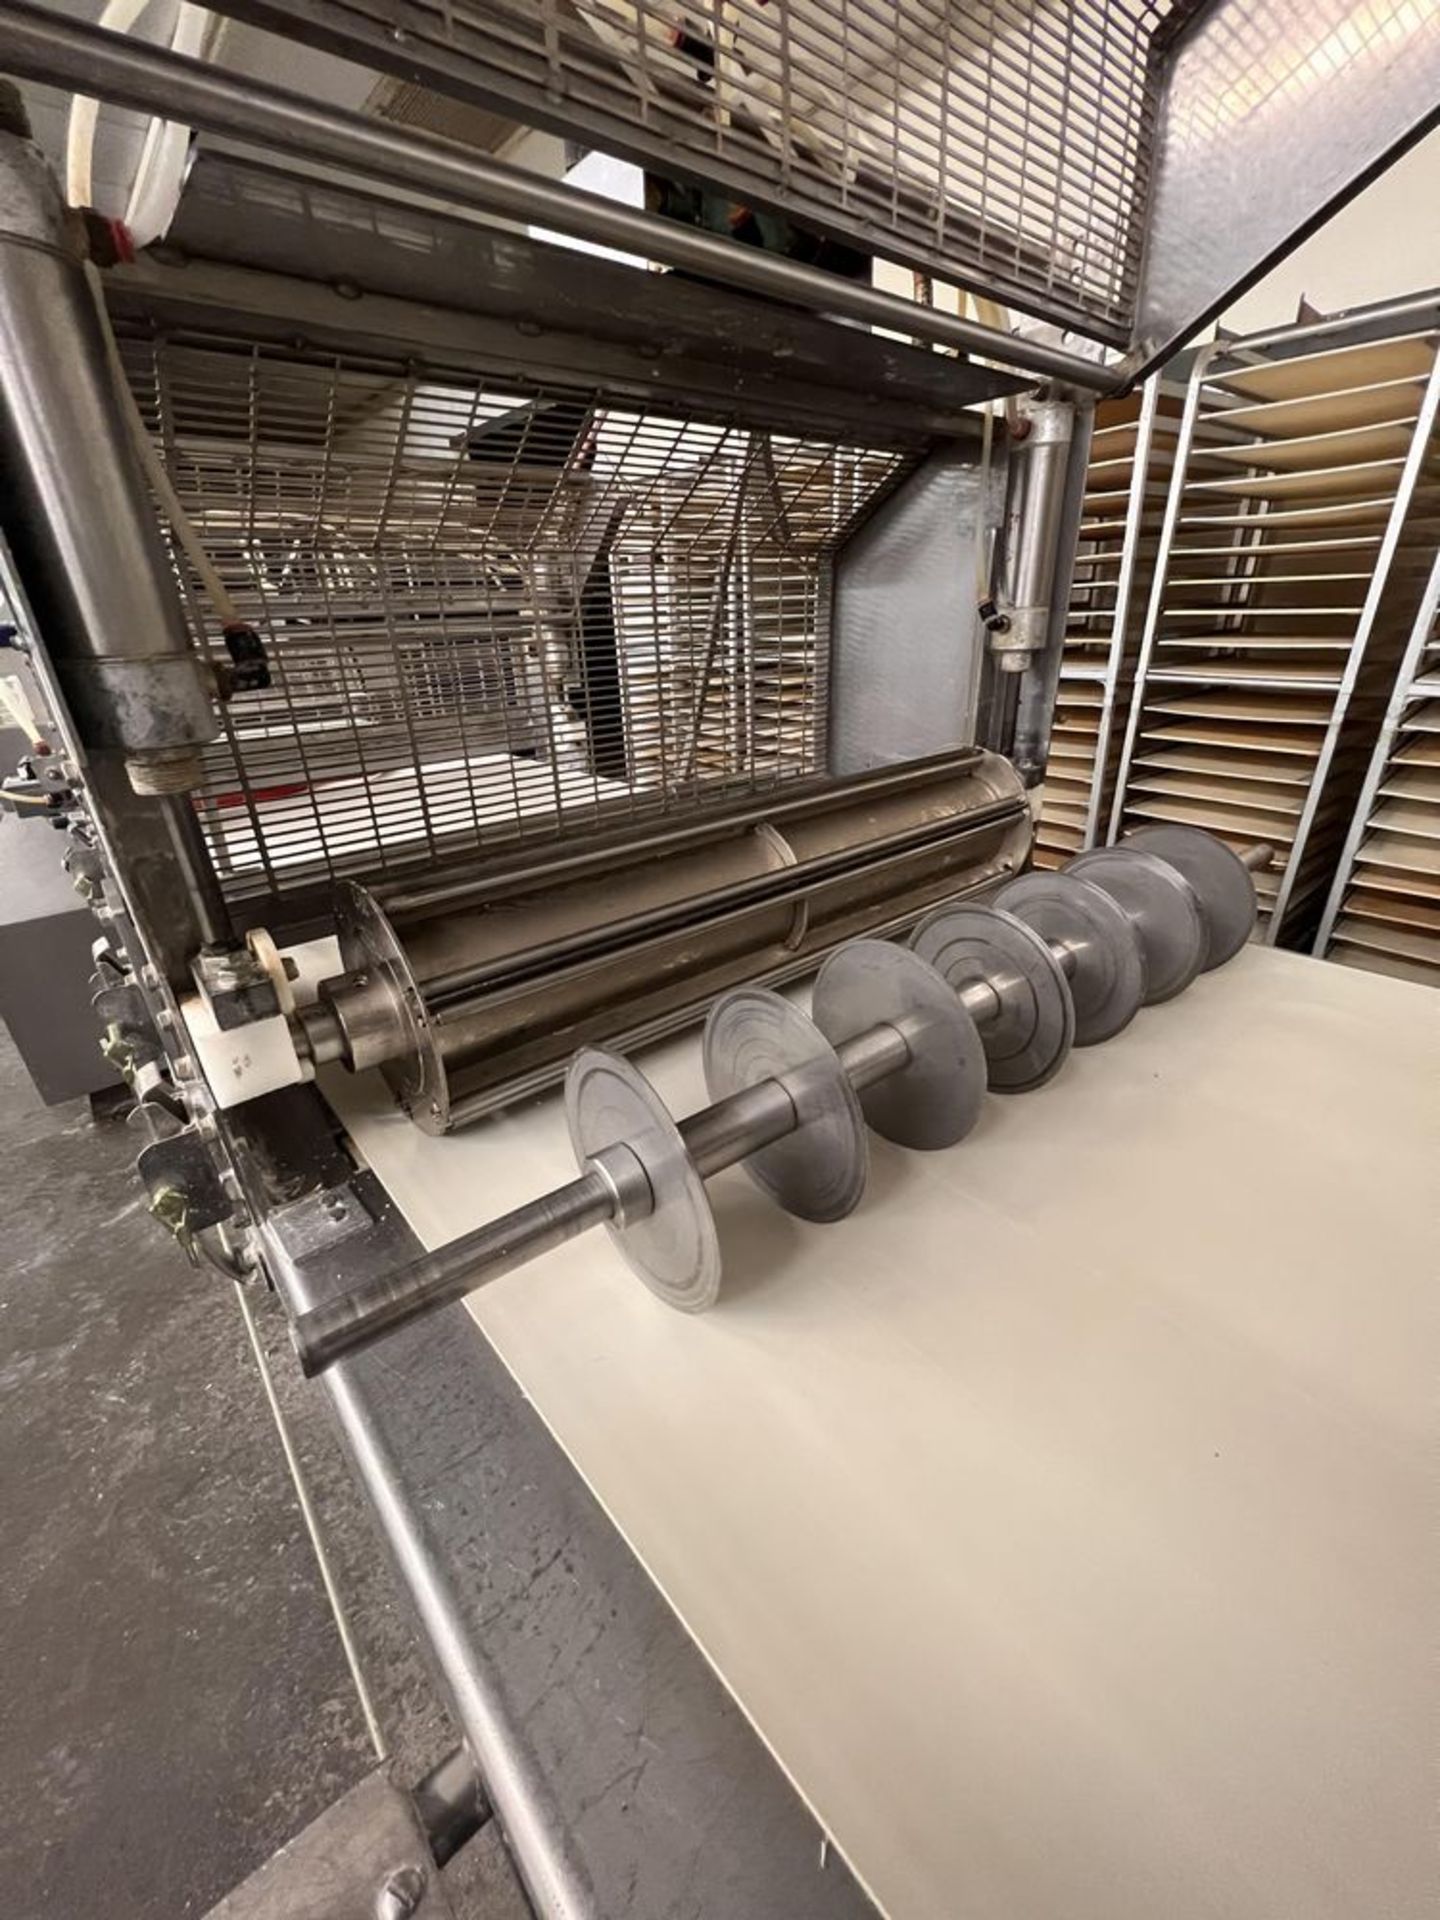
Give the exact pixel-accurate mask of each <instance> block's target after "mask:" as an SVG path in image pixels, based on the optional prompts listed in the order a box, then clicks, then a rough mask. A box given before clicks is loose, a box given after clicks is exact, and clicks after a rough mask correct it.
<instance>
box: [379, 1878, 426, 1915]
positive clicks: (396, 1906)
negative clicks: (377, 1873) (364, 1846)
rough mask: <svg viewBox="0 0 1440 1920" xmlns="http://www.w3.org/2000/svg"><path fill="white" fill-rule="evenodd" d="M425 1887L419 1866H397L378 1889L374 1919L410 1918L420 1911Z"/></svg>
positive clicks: (424, 1880)
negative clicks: (378, 1894)
mask: <svg viewBox="0 0 1440 1920" xmlns="http://www.w3.org/2000/svg"><path fill="white" fill-rule="evenodd" d="M425 1887H426V1879H425V1875H424V1872H423V1871H422V1870H421V1869H420V1868H419V1867H397V1868H396V1869H395V1871H394V1872H393V1873H392V1874H390V1875H389V1876H388V1878H387V1879H386V1881H385V1884H384V1886H383V1887H381V1889H380V1896H379V1898H378V1899H377V1900H376V1902H375V1920H410V1916H411V1915H412V1914H415V1913H418V1912H419V1911H420V1903H421V1902H422V1901H423V1900H424V1898H425Z"/></svg>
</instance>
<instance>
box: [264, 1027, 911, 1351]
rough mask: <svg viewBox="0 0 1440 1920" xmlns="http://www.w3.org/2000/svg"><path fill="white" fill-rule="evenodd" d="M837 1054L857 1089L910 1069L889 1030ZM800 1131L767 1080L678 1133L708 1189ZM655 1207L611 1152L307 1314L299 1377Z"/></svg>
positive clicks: (639, 1178) (638, 1179) (780, 1090)
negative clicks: (557, 1249)
mask: <svg viewBox="0 0 1440 1920" xmlns="http://www.w3.org/2000/svg"><path fill="white" fill-rule="evenodd" d="M837 1051H838V1054H839V1058H840V1063H841V1066H842V1067H843V1068H844V1070H845V1072H846V1073H847V1075H849V1077H850V1079H851V1081H852V1083H853V1084H854V1085H855V1086H856V1088H857V1089H858V1088H863V1087H867V1086H870V1085H872V1084H873V1083H874V1082H875V1081H876V1080H879V1079H882V1078H883V1077H884V1076H885V1075H886V1074H888V1073H895V1072H897V1071H898V1070H899V1069H900V1068H901V1067H903V1066H905V1065H906V1064H907V1063H908V1061H909V1059H910V1047H909V1043H908V1042H907V1041H906V1039H905V1036H904V1034H903V1033H902V1032H901V1031H900V1030H899V1028H898V1027H894V1026H891V1025H889V1024H888V1023H886V1022H881V1023H880V1024H879V1025H877V1026H875V1027H872V1028H871V1029H870V1030H869V1031H868V1032H866V1033H862V1034H857V1035H856V1036H855V1038H854V1039H853V1040H847V1041H846V1042H845V1044H844V1045H843V1046H842V1047H840V1048H839V1049H838V1050H837ZM799 1124H800V1115H799V1112H798V1110H797V1108H796V1106H795V1103H794V1101H793V1100H792V1099H791V1098H790V1095H789V1093H788V1091H787V1090H786V1088H785V1084H784V1082H783V1081H781V1080H761V1081H757V1082H756V1084H755V1085H754V1086H753V1087H745V1088H743V1089H742V1090H741V1091H740V1092H739V1093H732V1094H730V1095H729V1096H728V1097H727V1098H726V1099H724V1100H716V1101H714V1102H713V1103H712V1104H711V1105H710V1106H708V1107H701V1108H700V1109H699V1110H698V1111H697V1112H695V1113H692V1114H689V1115H688V1116H687V1117H686V1118H685V1119H683V1120H682V1121H680V1123H679V1127H680V1135H681V1138H682V1139H683V1140H684V1142H685V1146H686V1150H687V1151H688V1153H689V1154H690V1157H691V1159H692V1160H693V1161H694V1163H695V1166H696V1169H697V1170H698V1172H699V1173H700V1175H701V1177H702V1178H703V1179H707V1180H708V1179H709V1178H710V1177H711V1175H712V1174H716V1173H720V1172H723V1170H724V1169H725V1168H726V1167H733V1166H735V1165H736V1164H737V1163H738V1162H739V1161H741V1160H744V1159H745V1158H746V1157H747V1156H748V1155H750V1154H752V1153H757V1152H758V1151H759V1150H760V1148H761V1147H767V1146H769V1145H770V1143H771V1142H772V1141H774V1140H781V1139H783V1138H784V1137H785V1135H786V1134H788V1133H793V1132H794V1131H795V1129H796V1127H798V1126H799ZM602 1162H603V1164H602ZM627 1163H628V1165H627ZM651 1204H652V1201H651V1199H650V1197H649V1190H648V1183H646V1182H645V1179H644V1175H643V1173H642V1172H641V1171H640V1163H639V1161H638V1159H637V1158H636V1157H635V1156H634V1155H633V1154H632V1153H630V1151H629V1149H628V1148H626V1147H624V1146H616V1147H610V1148H607V1149H606V1150H605V1154H603V1155H597V1156H595V1157H594V1158H592V1159H591V1160H590V1162H589V1163H588V1165H587V1166H586V1169H585V1171H584V1172H583V1173H582V1174H581V1175H580V1176H579V1178H578V1179H575V1180H571V1181H570V1182H569V1183H568V1184H567V1185H566V1186H563V1187H557V1188H555V1189H554V1190H553V1191H552V1192H550V1193H545V1194H541V1195H540V1197H539V1198H538V1199H537V1200H531V1201H528V1202H527V1203H526V1204H525V1205H524V1206H523V1207H516V1208H514V1209H513V1211H511V1212H510V1213H506V1214H502V1215H501V1216H500V1218H499V1219H498V1220H491V1221H489V1222H487V1223H486V1225H484V1226H483V1227H477V1228H476V1229H475V1231H474V1232H473V1233H467V1234H463V1235H462V1236H461V1237H460V1238H459V1239H458V1240H452V1241H451V1242H450V1243H449V1244H448V1245H447V1246H444V1247H440V1248H438V1249H437V1250H436V1251H435V1252H434V1253H427V1254H422V1256H421V1257H420V1258H419V1259H418V1260H413V1261H411V1263H410V1264H409V1265H408V1266H405V1267H400V1268H398V1269H397V1270H396V1271H395V1272H394V1273H387V1274H382V1275H381V1276H380V1277H379V1278H378V1279H375V1280H369V1281H367V1282H366V1283H365V1284H364V1285H363V1286H360V1287H355V1288H353V1289H352V1290H351V1291H350V1292H349V1293H343V1294H340V1295H338V1296H337V1297H336V1298H335V1299H334V1300H327V1301H326V1302H325V1303H324V1304H323V1305H322V1306H318V1307H312V1308H311V1309H310V1311H309V1312H308V1313H302V1314H301V1315H300V1316H299V1317H298V1319H296V1321H295V1322H294V1325H293V1326H292V1328H291V1338H292V1339H293V1341H294V1344H295V1351H296V1353H297V1354H298V1355H299V1357H300V1365H301V1368H302V1370H303V1371H304V1372H305V1373H306V1374H316V1373H319V1372H321V1371H322V1370H323V1369H324V1368H326V1367H328V1366H329V1365H330V1363H331V1362H332V1361H334V1360H339V1359H341V1358H343V1356H344V1355H346V1354H349V1353H355V1352H357V1351H358V1350H359V1349H360V1348H362V1347H367V1346H369V1345H370V1344H371V1342H372V1341H375V1340H378V1339H380V1338H382V1337H383V1336H384V1335H385V1334H387V1333H393V1332H394V1331H395V1329H396V1328H397V1327H400V1326H403V1325H404V1324H405V1323H406V1321H408V1320H413V1319H415V1318H416V1317H417V1316H418V1315H420V1314H422V1313H430V1312H433V1311H434V1310H435V1309H437V1308H439V1307H446V1306H449V1305H451V1303H452V1302H454V1301H456V1300H460V1299H463V1297H464V1296H465V1295H466V1294H467V1293H473V1292H474V1290H475V1289H476V1288H477V1287H481V1286H485V1285H486V1284H487V1283H488V1282H489V1281H491V1280H498V1279H499V1278H500V1277H501V1275H502V1274H506V1273H513V1272H514V1271H515V1269H516V1268H517V1267H522V1266H525V1265H527V1264H528V1262H530V1261H531V1260H534V1259H537V1258H538V1257H539V1256H540V1255H541V1254H542V1253H549V1252H550V1251H551V1249H552V1248H554V1247H560V1246H563V1245H564V1244H565V1242H566V1241H567V1240H574V1239H576V1238H578V1236H579V1235H580V1234H582V1233H587V1232H588V1231H589V1230H590V1228H591V1227H598V1226H601V1225H603V1224H604V1223H605V1222H607V1221H611V1220H617V1219H630V1220H635V1219H641V1218H643V1217H644V1216H645V1214H647V1213H648V1212H649V1210H650V1206H651Z"/></svg>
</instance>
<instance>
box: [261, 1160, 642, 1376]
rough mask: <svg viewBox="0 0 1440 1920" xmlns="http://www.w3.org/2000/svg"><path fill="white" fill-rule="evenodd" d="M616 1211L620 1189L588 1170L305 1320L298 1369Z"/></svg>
mask: <svg viewBox="0 0 1440 1920" xmlns="http://www.w3.org/2000/svg"><path fill="white" fill-rule="evenodd" d="M616 1212H617V1202H616V1196H615V1189H614V1187H613V1186H612V1185H611V1183H610V1182H609V1181H608V1180H607V1179H606V1178H605V1176H604V1174H603V1173H601V1172H599V1171H597V1170H596V1169H595V1168H594V1167H593V1166H591V1167H588V1168H587V1169H586V1171H585V1172H584V1173H582V1174H581V1175H580V1177H579V1179H578V1180H571V1181H570V1182H569V1183H568V1185H566V1186H563V1187H556V1188H555V1189H554V1191H553V1192H551V1193H543V1194H541V1196H540V1197H539V1199H538V1200H530V1201H527V1202H526V1204H525V1205H524V1206H523V1207H516V1208H514V1209H513V1210H512V1211H511V1212H510V1213H503V1214H501V1216H500V1218H499V1219H498V1220H490V1221H487V1222H486V1224H485V1225H484V1226H483V1227H477V1228H476V1229H475V1231H474V1232H473V1233H466V1234H462V1235H461V1237H460V1238H459V1239H458V1240H452V1241H450V1242H449V1244H448V1245H446V1246H443V1247H439V1248H437V1249H436V1251H435V1252H434V1253H427V1254H422V1255H421V1257H420V1258H419V1259H418V1260H412V1261H411V1262H410V1264H409V1266H405V1267H399V1268H397V1269H396V1271H395V1272H394V1273H386V1274H381V1275H380V1276H379V1278H378V1279H375V1280H367V1281H366V1282H365V1284H364V1286H360V1287H355V1288H352V1290H351V1291H350V1292H349V1293H342V1294H339V1295H338V1296H337V1297H336V1298H335V1299H334V1300H327V1301H325V1303H324V1304H323V1305H322V1306H318V1307H312V1308H311V1309H310V1311H309V1312H308V1313H302V1314H301V1315H300V1316H299V1318H298V1319H297V1320H296V1321H295V1323H294V1326H293V1328H292V1338H293V1339H294V1342H295V1351H296V1352H297V1353H298V1354H299V1356H300V1365H301V1367H302V1368H303V1369H304V1371H305V1372H306V1373H307V1374H314V1373H319V1372H320V1371H321V1370H322V1369H323V1368H325V1367H328V1366H329V1365H330V1362H331V1361H332V1360H338V1359H340V1357H341V1356H342V1355H343V1354H347V1353H354V1352H355V1351H356V1349H357V1348H359V1347H365V1346H369V1344H370V1342H371V1341H372V1340H378V1339H379V1338H380V1337H381V1335H382V1334H386V1333H391V1332H393V1331H394V1329H395V1328H396V1327H400V1326H403V1325H404V1324H405V1322H406V1321H407V1320H413V1319H414V1318H415V1317H416V1316H417V1315H418V1314H422V1313H429V1312H431V1311H432V1310H433V1309H435V1308H437V1307H447V1306H449V1305H450V1303H451V1302H452V1301H455V1300H460V1299H463V1297H464V1296H465V1295H466V1294H467V1293H469V1292H470V1291H471V1290H472V1289H473V1288H475V1287H478V1286H481V1285H482V1284H483V1283H484V1282H486V1281H488V1280H498V1279H499V1278H500V1276H501V1275H502V1274H505V1273H512V1272H513V1271H514V1270H515V1268H516V1267H523V1266H525V1265H526V1264H527V1263H528V1262H529V1261H531V1260H534V1259H537V1258H538V1257H539V1256H540V1255H541V1254H542V1253H548V1252H549V1251H550V1250H551V1248H552V1247H563V1246H564V1244H565V1242H566V1241H567V1240H574V1239H575V1238H576V1237H577V1236H578V1235H580V1234H582V1233H586V1232H588V1231H589V1229H590V1228H591V1227H598V1226H600V1225H601V1224H602V1223H603V1222H604V1221H606V1220H612V1219H614V1218H615V1215H616Z"/></svg>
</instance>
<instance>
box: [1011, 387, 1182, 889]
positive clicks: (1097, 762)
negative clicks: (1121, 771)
mask: <svg viewBox="0 0 1440 1920" xmlns="http://www.w3.org/2000/svg"><path fill="white" fill-rule="evenodd" d="M1140 391H1141V400H1140V412H1139V414H1138V416H1137V418H1136V419H1135V421H1134V423H1133V430H1134V434H1135V446H1134V450H1133V453H1132V455H1131V470H1130V479H1129V483H1128V497H1127V499H1126V503H1125V511H1124V516H1123V522H1122V526H1121V531H1120V535H1119V539H1118V542H1117V543H1115V546H1114V547H1113V548H1112V551H1115V552H1117V553H1118V560H1119V564H1118V567H1117V569H1116V573H1115V578H1114V583H1113V587H1110V586H1108V585H1107V583H1106V582H1105V581H1104V580H1103V579H1101V578H1099V577H1097V575H1096V571H1095V569H1096V567H1097V565H1098V564H1099V558H1100V556H1101V555H1103V552H1104V542H1103V540H1102V539H1101V537H1100V536H1098V535H1096V536H1094V537H1093V538H1092V539H1091V541H1090V544H1091V545H1092V546H1093V547H1094V548H1095V549H1096V553H1095V554H1094V555H1089V554H1087V552H1086V551H1085V549H1086V544H1087V534H1086V530H1085V522H1084V520H1083V519H1082V521H1081V523H1080V529H1079V543H1078V547H1077V552H1076V556H1075V560H1074V562H1073V569H1072V571H1073V573H1074V574H1083V573H1085V572H1086V571H1087V569H1088V572H1089V578H1088V579H1077V580H1073V583H1072V587H1071V593H1070V609H1069V617H1070V620H1072V621H1079V622H1086V621H1089V620H1093V619H1096V618H1099V617H1104V616H1108V618H1109V629H1108V642H1107V646H1106V652H1105V658H1104V662H1103V664H1101V665H1100V666H1098V667H1096V666H1095V665H1094V664H1093V663H1091V662H1087V661H1084V660H1078V661H1073V662H1072V661H1067V659H1066V658H1065V656H1064V654H1063V653H1062V657H1061V665H1060V679H1059V685H1058V687H1057V689H1056V714H1057V716H1061V715H1063V714H1064V712H1065V710H1066V687H1067V686H1075V685H1082V684H1083V685H1089V686H1095V685H1098V686H1099V688H1100V690H1101V706H1100V718H1099V723H1098V731H1097V733H1096V735H1095V741H1094V749H1093V755H1092V758H1091V760H1090V762H1089V780H1088V792H1087V793H1086V796H1085V817H1084V822H1083V825H1082V827H1081V831H1080V838H1079V840H1078V842H1077V844H1076V846H1075V847H1074V848H1073V849H1068V850H1069V851H1074V852H1080V851H1082V850H1084V849H1085V848H1088V847H1093V846H1095V845H1096V844H1097V843H1098V842H1099V841H1100V839H1101V837H1102V835H1103V834H1104V832H1105V829H1106V826H1107V824H1108V821H1109V816H1110V802H1111V800H1112V798H1113V788H1114V778H1113V767H1112V763H1113V762H1114V760H1115V741H1116V729H1117V727H1118V726H1120V725H1122V724H1123V722H1124V720H1125V718H1126V717H1127V715H1128V711H1129V702H1130V695H1131V691H1132V687H1133V679H1134V669H1135V664H1136V661H1135V632H1136V626H1137V615H1138V612H1139V606H1140V596H1141V595H1142V594H1143V593H1144V592H1145V587H1146V581H1147V578H1148V575H1149V573H1150V571H1151V570H1152V569H1153V566H1154V559H1155V555H1154V551H1153V547H1154V542H1155V538H1156V535H1157V532H1158V527H1157V525H1156V524H1155V523H1156V522H1157V520H1158V519H1159V518H1160V517H1162V516H1163V506H1161V507H1159V508H1158V509H1157V507H1156V503H1155V499H1154V492H1155V488H1156V486H1157V484H1159V483H1163V480H1164V479H1165V478H1167V477H1168V473H1169V469H1170V462H1171V460H1172V459H1173V455H1174V443H1173V440H1172V441H1171V444H1170V445H1169V446H1168V447H1167V449H1166V452H1165V458H1164V460H1163V461H1161V460H1159V458H1158V455H1157V436H1156V431H1155V430H1156V424H1157V422H1158V421H1159V420H1160V419H1162V418H1163V417H1164V416H1162V414H1161V411H1160V403H1161V397H1162V394H1163V393H1165V392H1167V391H1168V388H1166V387H1165V386H1163V385H1162V382H1161V379H1160V376H1159V375H1152V376H1151V378H1150V379H1149V380H1147V381H1146V382H1145V384H1144V386H1143V387H1142V388H1141V390H1140ZM1110 404H1112V403H1110V402H1107V401H1104V400H1102V401H1101V402H1100V403H1099V406H1098V407H1097V412H1096V425H1095V430H1094V433H1093V434H1092V437H1091V456H1092V460H1093V459H1094V458H1095V457H1096V456H1097V454H1099V455H1100V456H1101V457H1103V443H1104V437H1105V435H1106V434H1107V433H1119V432H1125V431H1127V430H1129V429H1130V427H1131V423H1130V422H1129V421H1125V420H1120V421H1117V422H1115V423H1114V425H1113V426H1107V424H1106V423H1105V418H1104V414H1105V409H1106V407H1107V406H1109V405H1110ZM1097 441H1099V442H1100V443H1101V445H1100V446H1099V447H1097V445H1096V442H1097ZM1162 469H1163V471H1162ZM1147 518H1148V520H1149V522H1150V525H1148V526H1147ZM1147 547H1148V548H1149V549H1150V550H1148V551H1147ZM1097 592H1098V593H1100V594H1101V595H1102V596H1103V595H1104V594H1106V593H1107V592H1108V593H1109V594H1110V595H1111V596H1112V603H1111V604H1110V605H1108V606H1107V605H1103V604H1102V606H1101V608H1100V611H1099V614H1098V615H1097V614H1095V613H1092V612H1091V611H1090V606H1091V596H1093V595H1095V594H1096V593H1097ZM1082 596H1084V598H1082ZM1067 625H1068V622H1067ZM1096 637H1097V636H1095V635H1093V634H1090V633H1088V632H1087V631H1084V630H1082V631H1081V632H1080V633H1078V634H1076V635H1074V636H1073V642H1074V643H1075V644H1079V645H1085V644H1091V643H1093V641H1094V639H1095V638H1096ZM1062 644H1063V645H1064V646H1067V647H1068V646H1069V645H1070V644H1072V637H1071V636H1069V635H1068V634H1067V637H1066V639H1065V641H1064V642H1063V643H1062ZM1055 728H1056V729H1057V730H1059V731H1060V732H1062V733H1063V729H1064V722H1063V720H1062V719H1060V718H1057V720H1056V722H1055ZM1055 747H1056V741H1055V733H1054V731H1052V736H1051V754H1050V760H1049V764H1048V766H1047V784H1046V798H1045V802H1044V803H1042V807H1041V811H1040V815H1039V819H1038V821H1037V823H1036V833H1037V847H1038V848H1040V849H1041V851H1042V853H1043V852H1044V851H1045V848H1046V843H1045V840H1044V827H1045V820H1046V811H1047V807H1048V804H1049V798H1050V792H1051V788H1050V782H1051V780H1053V778H1054V777H1055V775H1056V774H1059V775H1061V777H1062V778H1063V777H1064V767H1063V765H1061V764H1057V757H1056V752H1055ZM1049 851H1052V852H1057V851H1059V850H1058V849H1054V848H1051V849H1049ZM1036 864H1037V865H1042V864H1046V861H1045V860H1044V859H1043V858H1041V857H1039V856H1037V861H1036Z"/></svg>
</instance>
